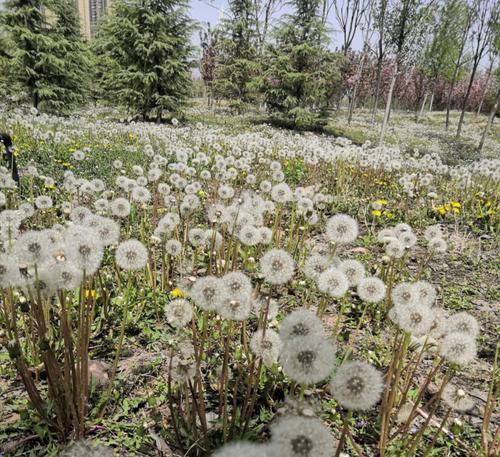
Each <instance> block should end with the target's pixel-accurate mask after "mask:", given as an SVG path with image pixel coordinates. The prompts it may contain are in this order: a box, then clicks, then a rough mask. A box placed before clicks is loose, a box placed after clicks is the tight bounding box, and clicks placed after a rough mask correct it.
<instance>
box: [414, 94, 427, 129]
mask: <svg viewBox="0 0 500 457" xmlns="http://www.w3.org/2000/svg"><path fill="white" fill-rule="evenodd" d="M427 97H428V94H427V92H426V93H425V94H424V99H423V100H422V105H421V106H420V111H417V115H416V119H415V120H416V121H417V122H418V120H419V119H420V117H421V116H422V114H424V108H425V104H426V103H427Z"/></svg>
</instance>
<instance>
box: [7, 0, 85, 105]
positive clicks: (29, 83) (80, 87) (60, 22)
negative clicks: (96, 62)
mask: <svg viewBox="0 0 500 457" xmlns="http://www.w3.org/2000/svg"><path fill="white" fill-rule="evenodd" d="M6 6H7V11H6V12H5V13H3V14H2V17H1V21H2V23H3V24H4V25H5V30H6V33H7V36H8V38H9V40H10V41H11V42H12V43H13V49H12V50H10V51H9V53H10V54H11V59H10V60H11V62H10V64H9V67H10V74H11V83H12V84H14V85H16V84H17V85H19V87H20V89H21V90H23V91H24V92H25V93H26V94H27V96H28V97H29V98H30V100H31V102H32V104H33V106H34V107H35V108H40V109H42V110H46V111H51V112H59V113H61V112H67V111H68V110H69V109H71V108H72V107H74V106H76V105H77V104H80V103H82V102H83V101H84V100H85V95H86V91H87V88H88V78H89V69H90V54H89V51H88V49H87V47H86V45H85V43H83V41H82V39H81V37H80V33H79V25H78V24H79V23H78V17H77V14H76V9H75V6H74V4H73V3H72V2H71V1H70V0H10V1H8V2H7V5H6Z"/></svg>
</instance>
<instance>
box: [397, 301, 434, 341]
mask: <svg viewBox="0 0 500 457" xmlns="http://www.w3.org/2000/svg"><path fill="white" fill-rule="evenodd" d="M394 313H395V314H394V315H395V316H396V317H395V319H396V323H397V324H398V325H399V326H400V327H401V328H402V329H403V330H404V331H405V332H410V333H411V334H412V335H414V336H417V337H418V336H423V335H426V334H428V333H429V332H430V330H431V327H432V324H433V322H434V312H433V311H432V309H431V308H429V307H428V306H426V305H422V304H421V303H415V304H413V305H412V306H404V305H403V306H400V305H396V307H395V309H394Z"/></svg>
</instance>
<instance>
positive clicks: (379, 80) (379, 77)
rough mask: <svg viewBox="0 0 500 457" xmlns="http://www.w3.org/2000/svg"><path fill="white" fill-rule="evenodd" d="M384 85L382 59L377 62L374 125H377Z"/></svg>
mask: <svg viewBox="0 0 500 457" xmlns="http://www.w3.org/2000/svg"><path fill="white" fill-rule="evenodd" d="M381 84H382V58H379V59H378V62H377V85H376V86H375V100H374V102H373V110H372V120H371V122H372V125H373V124H375V117H376V116H377V111H378V99H379V97H380V85H381Z"/></svg>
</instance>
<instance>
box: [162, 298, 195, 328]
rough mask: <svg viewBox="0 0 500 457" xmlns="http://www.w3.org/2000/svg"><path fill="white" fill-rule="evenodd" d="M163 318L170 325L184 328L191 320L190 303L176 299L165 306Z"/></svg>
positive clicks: (191, 310)
mask: <svg viewBox="0 0 500 457" xmlns="http://www.w3.org/2000/svg"><path fill="white" fill-rule="evenodd" d="M165 316H166V317H167V321H168V323H169V324H170V325H173V326H174V327H184V326H185V325H186V324H188V323H189V322H191V319H192V318H193V309H192V307H191V303H189V302H188V301H187V300H185V299H184V298H178V299H176V300H173V301H171V302H169V303H167V304H166V305H165Z"/></svg>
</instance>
